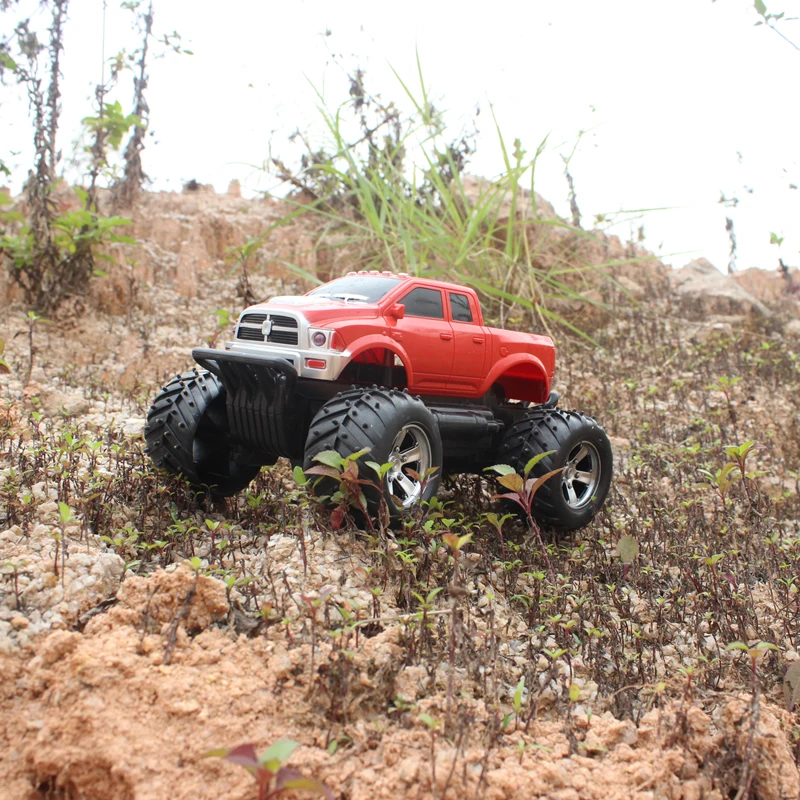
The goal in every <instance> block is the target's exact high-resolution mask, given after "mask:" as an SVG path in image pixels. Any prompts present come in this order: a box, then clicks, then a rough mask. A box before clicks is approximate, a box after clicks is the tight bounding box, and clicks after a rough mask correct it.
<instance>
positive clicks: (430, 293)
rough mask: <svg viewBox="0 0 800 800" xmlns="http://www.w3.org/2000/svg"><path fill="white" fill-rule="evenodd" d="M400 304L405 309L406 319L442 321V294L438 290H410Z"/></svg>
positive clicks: (421, 288) (420, 288) (419, 288)
mask: <svg viewBox="0 0 800 800" xmlns="http://www.w3.org/2000/svg"><path fill="white" fill-rule="evenodd" d="M400 302H401V303H402V304H403V305H404V306H405V307H406V316H407V317H430V318H431V319H444V308H443V307H442V293H441V292H440V291H439V290H438V289H424V288H423V287H422V286H419V287H417V288H416V289H412V290H411V291H410V292H409V293H408V294H407V295H406V296H405V297H404V298H403V299H402V300H400Z"/></svg>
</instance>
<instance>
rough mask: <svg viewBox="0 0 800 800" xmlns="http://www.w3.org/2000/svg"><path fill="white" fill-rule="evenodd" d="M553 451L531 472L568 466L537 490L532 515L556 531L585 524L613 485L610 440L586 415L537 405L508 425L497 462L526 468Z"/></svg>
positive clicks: (534, 476)
mask: <svg viewBox="0 0 800 800" xmlns="http://www.w3.org/2000/svg"><path fill="white" fill-rule="evenodd" d="M550 450H554V451H555V452H554V453H553V454H552V455H549V456H546V457H545V458H543V459H542V460H541V461H539V463H538V464H536V466H535V467H534V468H533V470H532V471H531V475H530V477H533V478H536V477H540V476H542V475H545V474H547V473H548V472H550V471H551V470H554V469H559V468H563V469H562V471H561V472H560V473H558V474H557V475H554V476H553V477H552V478H550V479H549V480H548V481H546V482H545V483H544V485H542V486H541V487H540V488H539V489H538V491H537V492H536V494H535V495H534V499H533V505H532V509H531V511H532V516H533V518H534V519H535V520H536V521H537V522H538V523H539V524H540V525H542V526H545V527H549V528H555V529H556V530H561V531H574V530H577V529H578V528H583V527H584V526H585V525H588V524H589V523H590V522H591V521H592V518H593V517H594V515H595V514H596V513H597V511H598V510H599V509H600V508H601V507H602V505H603V503H604V502H605V499H606V496H607V495H608V490H609V488H610V487H611V476H612V472H613V465H614V459H613V456H612V453H611V443H610V442H609V441H608V436H606V433H605V431H604V430H603V429H602V428H601V427H600V426H599V425H598V424H597V423H596V422H595V421H594V419H592V418H591V417H588V416H586V415H585V414H581V413H579V412H577V411H562V410H561V409H558V408H534V409H531V410H530V411H528V412H527V413H526V414H525V415H524V416H523V417H522V419H520V420H519V421H517V422H516V423H515V424H514V425H512V426H511V427H510V428H509V429H508V431H507V432H506V434H505V436H504V437H503V441H502V442H501V444H500V448H499V450H498V454H497V461H498V463H501V464H508V465H509V466H511V467H513V468H514V469H515V470H517V471H518V472H522V470H523V469H524V468H525V465H526V464H527V463H528V462H529V461H530V460H531V459H532V458H533V457H534V456H536V455H538V454H540V453H547V452H549V451H550ZM503 491H506V490H505V489H504V490H503Z"/></svg>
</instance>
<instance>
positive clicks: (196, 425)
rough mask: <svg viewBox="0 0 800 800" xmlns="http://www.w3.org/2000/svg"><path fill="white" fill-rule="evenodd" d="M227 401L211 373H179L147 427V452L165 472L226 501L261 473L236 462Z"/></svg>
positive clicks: (159, 398) (155, 405)
mask: <svg viewBox="0 0 800 800" xmlns="http://www.w3.org/2000/svg"><path fill="white" fill-rule="evenodd" d="M225 398H226V393H225V388H224V387H223V386H222V384H221V383H220V381H219V380H218V378H217V377H216V376H215V375H212V374H211V373H210V372H203V371H200V370H197V369H195V370H192V371H191V372H185V373H184V374H183V375H176V376H175V377H174V378H173V379H172V380H171V381H170V382H169V383H168V384H167V385H166V386H165V387H164V388H163V389H162V390H161V392H160V393H159V395H158V396H157V397H156V399H155V401H154V402H153V405H152V406H151V407H150V411H149V412H148V414H147V424H146V425H145V429H144V435H145V440H146V442H147V453H148V455H149V456H150V458H151V459H152V461H153V463H154V464H155V465H156V466H157V467H158V468H159V469H163V470H166V471H167V472H171V473H172V474H174V475H180V474H182V475H183V476H184V477H185V478H186V480H187V481H189V483H190V484H192V485H193V486H196V487H198V488H202V487H210V488H211V491H212V493H213V494H216V495H220V496H222V497H228V496H230V495H233V494H236V493H237V492H240V491H241V490H242V489H244V488H246V487H247V486H248V484H249V483H250V481H252V480H253V478H255V476H256V475H258V472H259V470H260V466H258V465H255V464H241V463H238V462H237V461H236V460H235V459H234V445H233V442H232V440H231V436H230V428H229V426H228V414H227V410H226V407H225Z"/></svg>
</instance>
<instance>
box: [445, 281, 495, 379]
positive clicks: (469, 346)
mask: <svg viewBox="0 0 800 800" xmlns="http://www.w3.org/2000/svg"><path fill="white" fill-rule="evenodd" d="M447 294H448V303H449V307H450V318H451V320H452V323H451V324H452V327H453V340H454V349H455V353H454V356H453V369H452V372H451V375H450V385H449V388H450V389H451V390H453V391H459V392H460V393H463V392H464V391H465V390H466V391H468V393H469V394H473V393H474V391H476V390H477V388H478V387H479V386H480V384H481V383H482V382H483V378H484V376H485V375H486V372H485V369H486V354H487V353H488V352H489V345H490V335H491V334H490V333H489V332H488V331H487V330H486V329H485V328H484V327H483V326H482V325H478V324H476V320H480V318H481V317H480V312H479V310H478V309H477V308H475V307H474V305H475V300H474V298H473V297H472V296H470V295H468V294H461V293H460V292H448V293H447Z"/></svg>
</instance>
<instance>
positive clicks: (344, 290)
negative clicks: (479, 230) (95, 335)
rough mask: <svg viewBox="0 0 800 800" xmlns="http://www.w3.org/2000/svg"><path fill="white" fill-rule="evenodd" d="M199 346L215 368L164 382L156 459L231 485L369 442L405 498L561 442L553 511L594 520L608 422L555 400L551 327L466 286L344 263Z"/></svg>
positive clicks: (395, 502)
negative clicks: (537, 326) (221, 341)
mask: <svg viewBox="0 0 800 800" xmlns="http://www.w3.org/2000/svg"><path fill="white" fill-rule="evenodd" d="M192 355H193V356H194V358H195V360H196V361H197V363H198V364H199V365H200V366H201V367H203V368H204V369H205V370H206V371H207V372H200V371H194V372H191V373H187V374H185V375H182V376H180V375H179V376H177V377H176V378H175V379H174V380H173V381H172V382H171V383H170V384H168V385H167V386H166V387H164V389H163V391H162V393H161V394H160V395H159V397H158V398H157V399H156V401H155V403H154V404H153V407H152V408H151V411H150V414H149V416H148V425H147V429H146V437H147V441H148V446H149V451H150V454H151V457H152V458H153V460H154V461H155V463H156V464H157V465H158V466H160V467H162V468H166V469H167V470H169V471H171V472H174V473H178V472H180V473H183V474H184V475H185V476H186V477H187V478H188V479H189V480H190V482H192V483H194V484H197V485H200V486H202V485H205V486H210V487H212V489H213V490H215V491H217V492H218V493H220V494H232V493H235V492H236V491H239V490H241V489H242V488H244V486H245V485H247V483H249V482H250V480H251V479H252V477H253V476H254V475H255V473H256V472H257V471H258V469H260V467H261V466H262V465H265V464H272V463H274V462H275V460H276V458H277V457H279V456H283V457H286V458H288V459H290V460H291V461H292V462H294V463H303V464H304V465H305V466H306V467H309V466H311V465H313V464H314V458H315V456H316V455H317V454H319V453H320V452H321V451H322V450H336V451H337V452H339V453H340V455H343V456H345V455H349V454H352V453H355V452H357V451H358V450H361V449H363V448H365V447H367V448H369V450H370V451H371V455H370V457H369V458H370V459H371V460H374V461H378V463H389V462H391V463H392V464H393V469H392V470H391V471H390V472H389V473H388V474H387V476H386V481H385V486H384V492H383V499H384V500H386V502H387V503H388V504H389V506H390V508H391V510H392V512H393V513H395V514H402V512H403V511H404V510H405V509H407V508H408V507H409V506H411V505H413V504H415V503H417V502H419V501H420V500H425V499H427V498H429V497H430V496H432V495H433V494H434V493H435V491H436V489H437V488H438V484H439V479H440V476H441V474H442V473H443V472H480V471H481V470H482V469H484V468H485V467H487V466H490V465H492V464H496V463H498V462H499V461H500V460H502V459H503V458H505V461H506V462H508V463H510V464H511V466H513V467H514V468H515V469H518V470H519V471H522V470H523V469H524V466H525V464H526V463H527V462H528V461H529V460H530V458H531V457H532V456H533V455H535V454H536V453H537V452H539V453H541V452H546V451H547V450H552V449H555V450H556V453H555V454H554V455H552V456H547V457H546V458H544V459H542V462H540V463H541V464H542V466H541V467H540V468H539V469H538V471H539V472H541V470H543V469H545V468H548V469H550V470H551V469H559V468H561V474H562V475H564V476H567V475H568V474H569V476H570V477H569V478H566V477H561V478H559V477H558V476H556V477H555V478H553V479H552V480H550V481H549V482H548V484H553V485H552V486H549V485H548V487H547V489H546V490H545V491H542V490H540V492H539V494H542V503H540V504H539V505H541V506H542V508H541V509H540V511H541V513H539V515H538V518H539V519H540V521H541V522H542V523H543V524H549V525H552V526H554V527H560V528H563V529H572V528H575V527H580V526H582V525H584V524H586V523H587V522H588V521H589V520H590V519H591V518H592V516H593V515H594V513H595V512H596V510H597V508H599V506H600V505H601V504H602V502H603V500H604V499H605V495H606V493H607V491H608V485H609V483H610V479H611V451H610V447H609V446H608V440H607V438H606V436H605V434H604V433H603V431H602V429H601V428H600V427H599V426H597V424H596V423H595V422H594V421H593V420H591V419H590V418H588V417H585V416H584V415H579V414H577V413H576V412H564V411H561V410H559V409H557V408H555V405H556V402H557V395H555V394H554V393H553V394H552V395H551V383H552V379H553V374H554V369H555V348H554V345H553V342H552V340H551V339H550V338H549V337H547V336H541V335H537V334H533V333H523V332H515V331H507V330H501V329H498V328H491V327H488V326H486V325H485V324H484V321H483V314H482V311H481V307H480V303H479V301H478V297H477V295H476V293H475V292H474V290H473V289H471V288H469V287H465V286H459V285H457V284H451V283H446V282H442V281H435V280H429V279H424V278H418V277H413V276H409V275H404V274H394V273H387V272H358V273H349V274H348V275H346V276H344V277H342V278H339V279H336V280H334V281H331V282H330V283H327V284H324V285H322V286H319V287H317V288H316V289H314V290H312V291H311V292H309V293H308V294H305V295H302V296H288V297H275V298H273V299H271V300H270V301H269V302H266V303H259V304H256V305H254V306H250V307H249V308H247V309H245V310H244V311H243V312H242V313H241V315H240V316H239V319H238V321H237V323H236V327H235V329H234V333H233V339H232V340H231V341H229V342H226V343H225V346H224V349H222V350H218V349H212V348H195V349H194V350H193V351H192ZM562 440H563V441H562ZM554 442H555V444H556V445H557V447H555V448H553V447H551V445H553V444H554ZM542 447H546V448H547V450H542ZM564 448H567V449H568V450H569V452H562V451H563V450H564ZM381 459H382V460H381ZM576 459H577V460H576ZM561 462H563V463H561ZM573 462H574V463H573ZM426 473H428V474H429V476H432V477H425V478H422V477H421V476H424V475H425V474H426ZM541 474H544V473H543V472H542V473H541ZM371 477H373V478H374V475H373V476H371ZM546 495H551V497H550V499H549V500H547V498H546V497H545V496H546ZM560 500H563V502H560ZM377 502H378V499H376V500H375V504H377ZM543 504H544V505H543ZM545 505H546V506H547V507H545ZM562 506H563V507H562ZM372 510H374V509H372Z"/></svg>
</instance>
